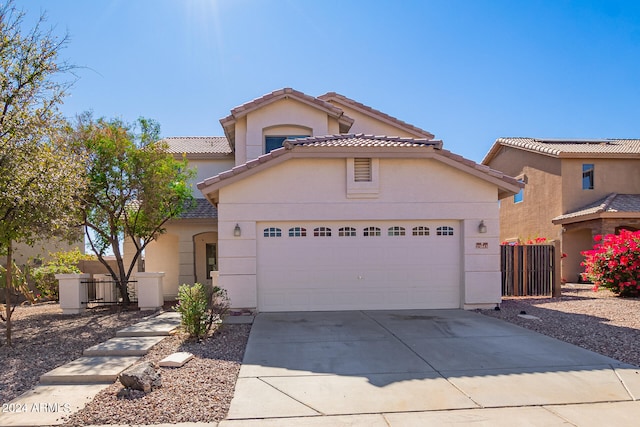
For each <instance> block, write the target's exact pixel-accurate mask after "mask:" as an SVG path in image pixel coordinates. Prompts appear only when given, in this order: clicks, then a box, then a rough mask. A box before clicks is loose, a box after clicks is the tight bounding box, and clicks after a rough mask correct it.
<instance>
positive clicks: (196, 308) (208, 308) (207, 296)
mask: <svg viewBox="0 0 640 427" xmlns="http://www.w3.org/2000/svg"><path fill="white" fill-rule="evenodd" d="M174 309H175V310H176V311H177V312H179V313H180V315H181V316H182V326H183V327H184V329H185V330H186V332H187V333H188V334H189V336H190V337H193V338H200V337H202V336H204V335H206V334H207V333H208V332H209V330H210V329H211V327H212V326H213V324H214V323H215V324H220V323H222V320H223V319H224V317H225V316H226V315H227V312H228V310H229V298H228V297H227V292H226V291H225V290H224V289H221V288H219V287H217V286H216V287H213V286H204V285H202V284H201V283H196V284H194V285H187V284H183V285H181V286H180V288H179V289H178V305H176V306H175V307H174Z"/></svg>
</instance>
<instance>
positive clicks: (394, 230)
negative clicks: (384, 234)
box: [388, 227, 406, 236]
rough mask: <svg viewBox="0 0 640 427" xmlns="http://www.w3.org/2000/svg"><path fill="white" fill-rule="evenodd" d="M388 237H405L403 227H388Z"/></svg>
mask: <svg viewBox="0 0 640 427" xmlns="http://www.w3.org/2000/svg"><path fill="white" fill-rule="evenodd" d="M388 233H389V236H404V235H406V232H405V229H404V227H389V230H388Z"/></svg>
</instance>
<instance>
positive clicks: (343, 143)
mask: <svg viewBox="0 0 640 427" xmlns="http://www.w3.org/2000/svg"><path fill="white" fill-rule="evenodd" d="M283 145H284V147H287V146H306V147H422V146H432V147H434V148H437V149H442V141H434V140H432V139H427V138H422V139H416V138H400V137H397V136H374V135H365V134H362V133H359V134H353V133H351V134H338V135H326V136H311V137H308V138H298V139H291V140H286V141H284V144H283Z"/></svg>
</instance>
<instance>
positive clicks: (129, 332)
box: [116, 313, 180, 337]
mask: <svg viewBox="0 0 640 427" xmlns="http://www.w3.org/2000/svg"><path fill="white" fill-rule="evenodd" d="M177 314H178V316H179V315H180V314H179V313H177ZM178 326H180V318H179V317H178V318H176V317H175V316H171V317H169V316H163V315H160V316H156V317H152V318H151V319H147V320H143V321H142V322H138V323H136V324H135V325H131V326H129V327H127V328H124V329H121V330H119V331H118V332H116V337H152V336H167V335H171V333H172V332H173V331H175V330H176V329H177V328H178Z"/></svg>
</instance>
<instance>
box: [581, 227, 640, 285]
mask: <svg viewBox="0 0 640 427" xmlns="http://www.w3.org/2000/svg"><path fill="white" fill-rule="evenodd" d="M594 239H595V241H596V242H597V243H596V244H595V245H594V247H593V249H591V250H588V251H584V252H582V255H583V256H584V257H585V260H584V261H583V262H582V264H581V265H582V266H583V267H584V268H585V273H584V276H583V277H584V278H586V279H588V280H589V281H591V282H593V283H594V289H598V287H599V286H604V287H605V288H607V289H610V290H611V291H612V292H614V293H616V294H618V295H620V296H638V295H639V294H640V231H635V232H632V231H627V230H621V231H620V234H617V235H616V234H607V235H605V236H601V235H597V236H595V238H594Z"/></svg>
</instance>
